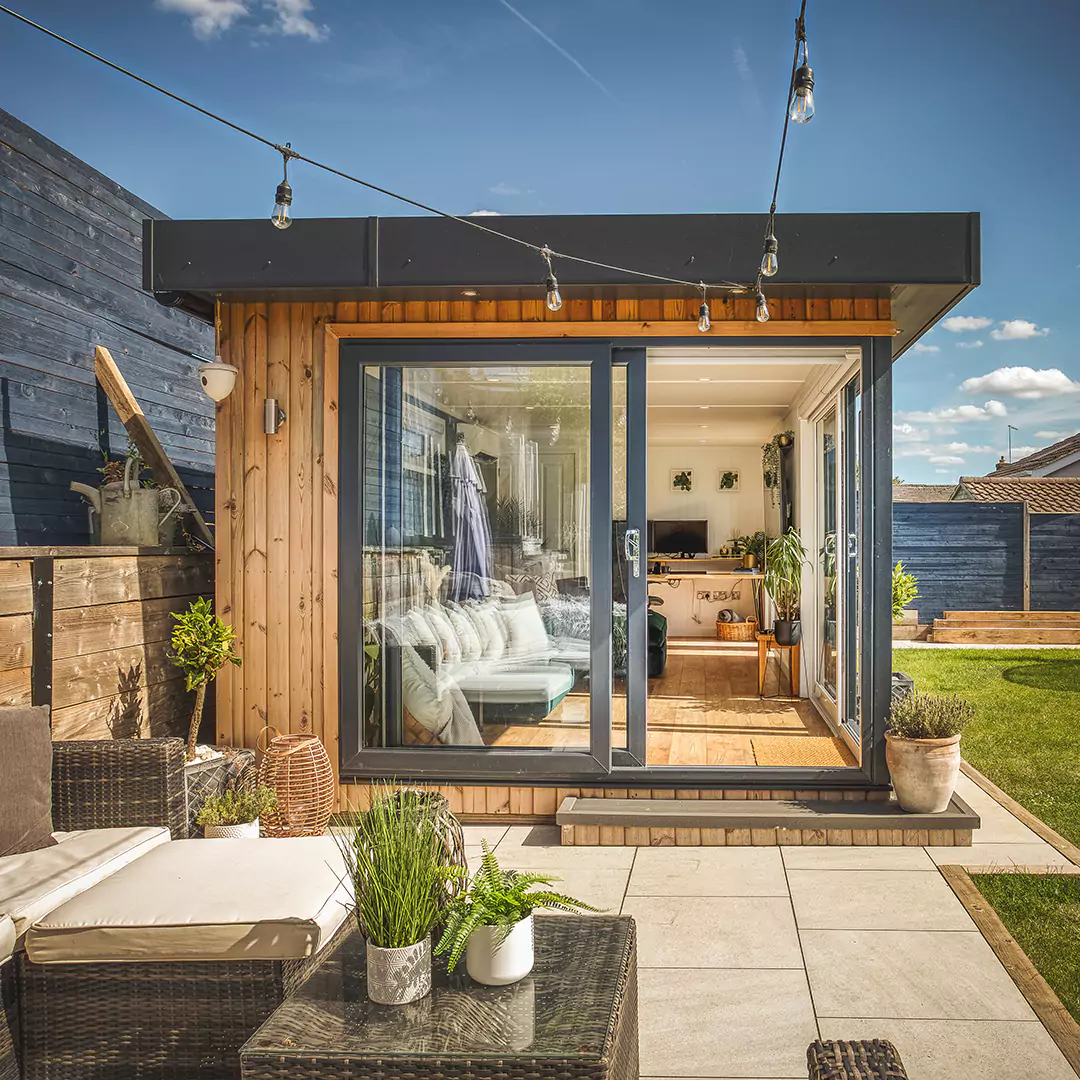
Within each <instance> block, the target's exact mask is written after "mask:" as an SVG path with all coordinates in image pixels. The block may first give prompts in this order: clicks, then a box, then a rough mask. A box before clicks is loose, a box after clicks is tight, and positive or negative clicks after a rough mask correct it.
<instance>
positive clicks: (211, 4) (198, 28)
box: [157, 0, 248, 40]
mask: <svg viewBox="0 0 1080 1080" xmlns="http://www.w3.org/2000/svg"><path fill="white" fill-rule="evenodd" d="M157 6H158V7H159V8H161V10H162V11H175V12H177V13H178V14H180V15H186V16H187V17H188V18H189V19H190V20H191V28H192V30H194V31H195V36H196V37H197V38H203V39H204V40H205V39H206V38H212V37H217V35H218V34H221V33H224V32H225V31H226V30H228V29H230V28H231V27H232V25H233V23H235V22H236V20H237V19H242V18H243V17H244V16H245V15H247V13H248V9H247V4H245V3H243V0H157Z"/></svg>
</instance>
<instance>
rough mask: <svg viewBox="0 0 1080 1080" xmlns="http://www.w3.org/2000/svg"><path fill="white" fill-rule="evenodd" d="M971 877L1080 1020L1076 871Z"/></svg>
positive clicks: (1078, 879) (1078, 878)
mask: <svg viewBox="0 0 1080 1080" xmlns="http://www.w3.org/2000/svg"><path fill="white" fill-rule="evenodd" d="M972 881H974V882H975V885H976V887H977V888H978V890H979V892H981V893H982V894H983V896H985V897H986V899H987V900H988V901H989V903H990V904H991V906H992V907H993V909H994V910H995V911H996V912H997V913H998V917H999V918H1000V919H1001V921H1002V922H1003V923H1004V924H1005V926H1006V927H1007V929H1008V931H1009V933H1010V934H1012V936H1013V938H1014V939H1015V940H1016V943H1017V944H1018V945H1019V946H1020V948H1022V949H1023V950H1024V952H1026V953H1027V955H1028V959H1029V960H1030V961H1031V962H1032V963H1033V964H1034V965H1035V967H1036V968H1037V969H1038V972H1039V974H1040V975H1042V977H1043V978H1044V979H1045V980H1046V981H1047V982H1048V983H1049V984H1050V986H1051V988H1052V989H1053V991H1054V993H1055V994H1057V996H1058V999H1059V1000H1060V1001H1061V1004H1062V1005H1064V1006H1065V1008H1066V1009H1068V1010H1069V1012H1070V1013H1071V1014H1072V1017H1073V1019H1074V1020H1076V1021H1077V1022H1080V964H1078V963H1077V957H1078V956H1080V875H1075V874H1046V875H1041V874H973V875H972Z"/></svg>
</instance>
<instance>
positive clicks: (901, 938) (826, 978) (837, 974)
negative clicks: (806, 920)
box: [800, 930, 1035, 1020]
mask: <svg viewBox="0 0 1080 1080" xmlns="http://www.w3.org/2000/svg"><path fill="white" fill-rule="evenodd" d="M800 940H801V941H802V947H803V955H804V956H805V958H806V970H807V974H808V976H809V978H810V986H811V987H812V989H813V994H814V1006H815V1008H816V1010H817V1015H818V1016H821V1017H825V1016H829V1017H837V1016H862V1017H871V1018H874V1017H890V1018H894V1019H914V1020H918V1019H925V1020H1034V1019H1035V1014H1034V1013H1033V1012H1032V1011H1031V1008H1030V1007H1029V1005H1028V1003H1027V1002H1026V1001H1025V1000H1024V998H1023V995H1022V994H1021V993H1020V991H1019V990H1018V989H1017V988H1016V985H1015V983H1014V982H1013V981H1012V979H1011V978H1010V977H1009V975H1008V973H1007V972H1006V971H1005V969H1004V968H1003V967H1002V966H1001V964H1000V963H999V962H998V959H997V957H996V956H995V955H994V952H993V950H992V949H991V948H990V946H989V945H987V943H986V942H985V941H984V940H983V937H982V935H981V934H980V933H979V932H978V931H972V932H960V931H916V930H901V931H895V930H803V931H801V932H800Z"/></svg>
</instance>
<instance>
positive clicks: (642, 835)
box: [562, 825, 972, 847]
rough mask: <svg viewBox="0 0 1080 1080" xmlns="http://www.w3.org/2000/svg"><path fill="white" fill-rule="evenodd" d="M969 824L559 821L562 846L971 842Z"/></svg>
mask: <svg viewBox="0 0 1080 1080" xmlns="http://www.w3.org/2000/svg"><path fill="white" fill-rule="evenodd" d="M971 838H972V830H971V829H703V828H693V827H691V828H682V829H680V828H646V827H644V826H617V825H615V826H613V825H563V826H562V842H563V846H565V847H801V846H807V847H927V846H931V845H932V846H933V847H971Z"/></svg>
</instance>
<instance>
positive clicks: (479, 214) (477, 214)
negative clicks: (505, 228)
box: [469, 210, 502, 217]
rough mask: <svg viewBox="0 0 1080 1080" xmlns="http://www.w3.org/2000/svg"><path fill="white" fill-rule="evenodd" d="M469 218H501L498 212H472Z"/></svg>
mask: <svg viewBox="0 0 1080 1080" xmlns="http://www.w3.org/2000/svg"><path fill="white" fill-rule="evenodd" d="M469 217H502V214H500V213H499V211H498V210H474V211H473V212H472V213H471V214H469Z"/></svg>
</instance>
